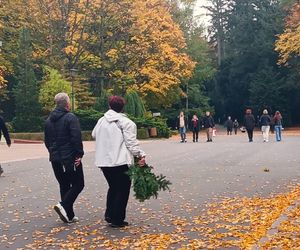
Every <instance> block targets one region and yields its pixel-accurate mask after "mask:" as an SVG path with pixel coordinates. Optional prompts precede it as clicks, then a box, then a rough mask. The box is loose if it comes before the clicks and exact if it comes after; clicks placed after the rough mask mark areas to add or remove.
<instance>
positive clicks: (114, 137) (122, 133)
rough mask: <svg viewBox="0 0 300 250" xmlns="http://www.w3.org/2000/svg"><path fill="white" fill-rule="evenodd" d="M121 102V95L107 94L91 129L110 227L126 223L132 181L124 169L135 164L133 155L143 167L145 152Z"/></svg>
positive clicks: (123, 225) (133, 124)
mask: <svg viewBox="0 0 300 250" xmlns="http://www.w3.org/2000/svg"><path fill="white" fill-rule="evenodd" d="M124 105H125V100H124V99H123V98H122V97H119V96H112V97H110V98H109V107H110V109H109V110H108V111H107V112H106V113H105V114H104V116H103V117H101V118H100V119H99V120H98V122H97V124H96V126H95V128H94V129H93V132H92V136H93V138H95V139H96V152H95V164H96V166H97V167H100V168H101V170H102V172H103V174H104V176H105V178H106V180H107V183H108V186H109V189H108V193H107V200H106V211H105V220H106V221H107V222H108V223H109V225H110V226H111V227H125V226H127V225H128V222H126V221H125V217H126V207H127V202H128V198H129V192H130V186H131V181H130V178H129V176H128V175H127V174H126V172H127V171H128V167H129V166H130V165H132V164H134V157H135V158H137V159H138V164H139V165H140V166H141V167H142V166H144V165H145V156H146V154H145V152H144V151H143V150H142V149H141V148H140V147H139V143H138V140H137V138H136V136H137V129H136V124H135V123H134V122H133V121H131V120H130V119H129V118H128V117H127V116H126V115H125V114H123V113H122V112H123V110H124Z"/></svg>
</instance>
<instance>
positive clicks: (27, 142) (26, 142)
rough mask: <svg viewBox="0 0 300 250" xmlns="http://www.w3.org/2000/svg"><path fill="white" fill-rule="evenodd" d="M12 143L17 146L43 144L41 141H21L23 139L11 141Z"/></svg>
mask: <svg viewBox="0 0 300 250" xmlns="http://www.w3.org/2000/svg"><path fill="white" fill-rule="evenodd" d="M13 142H14V143H19V144H43V143H44V142H43V141H34V140H23V139H13Z"/></svg>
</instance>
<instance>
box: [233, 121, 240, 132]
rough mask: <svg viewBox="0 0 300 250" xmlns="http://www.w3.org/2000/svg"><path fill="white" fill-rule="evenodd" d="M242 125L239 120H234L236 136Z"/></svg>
mask: <svg viewBox="0 0 300 250" xmlns="http://www.w3.org/2000/svg"><path fill="white" fill-rule="evenodd" d="M239 126H240V124H239V122H238V120H237V119H234V122H233V129H234V134H235V135H236V134H237V130H238V128H239Z"/></svg>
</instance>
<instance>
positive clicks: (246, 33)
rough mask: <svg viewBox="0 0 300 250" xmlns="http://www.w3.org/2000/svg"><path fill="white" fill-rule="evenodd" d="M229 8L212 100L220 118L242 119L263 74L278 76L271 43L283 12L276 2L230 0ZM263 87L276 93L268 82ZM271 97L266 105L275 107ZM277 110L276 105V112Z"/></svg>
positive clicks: (275, 56)
mask: <svg viewBox="0 0 300 250" xmlns="http://www.w3.org/2000/svg"><path fill="white" fill-rule="evenodd" d="M228 8H230V9H229V10H228V11H227V15H228V16H227V20H228V23H227V26H226V54H225V58H224V60H223V61H222V63H221V65H220V67H219V70H218V74H217V75H216V78H215V93H213V94H212V98H214V104H215V107H216V112H217V114H218V116H219V117H223V116H227V115H232V116H233V117H241V116H242V114H243V112H244V109H245V107H247V106H249V105H254V104H255V103H254V100H257V99H256V97H257V96H259V95H260V94H262V93H260V91H261V88H260V87H258V86H261V84H262V82H261V81H260V80H258V79H260V76H261V75H262V74H263V73H262V72H280V69H279V68H278V65H277V59H278V55H277V53H276V52H275V51H274V42H275V40H276V35H277V34H278V33H280V31H282V29H283V24H282V18H283V16H284V11H283V10H282V8H281V7H280V3H279V1H272V0H244V1H238V0H231V2H230V3H229V4H228ZM283 77H284V76H283V75H278V76H276V77H274V79H273V80H274V81H275V80H276V82H277V81H278V80H279V79H280V78H283ZM255 84H258V86H257V88H256V86H255ZM265 84H267V85H268V86H266V87H267V88H269V89H270V90H273V91H274V93H275V92H277V87H276V86H277V85H276V84H275V85H274V82H273V81H268V80H267V81H265V82H264V85H265ZM274 87H276V88H275V89H274ZM250 90H251V91H250ZM273 97H274V96H273V95H269V96H268V98H267V102H269V103H270V104H268V105H271V103H275V100H271V99H272V98H273ZM259 103H261V102H259ZM259 103H257V104H255V106H256V107H257V106H258V105H259ZM280 107H282V106H280V105H279V103H278V106H277V108H280ZM282 108H283V107H282Z"/></svg>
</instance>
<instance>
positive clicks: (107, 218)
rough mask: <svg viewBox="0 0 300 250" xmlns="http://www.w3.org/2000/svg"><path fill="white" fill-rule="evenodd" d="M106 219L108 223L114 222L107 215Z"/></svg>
mask: <svg viewBox="0 0 300 250" xmlns="http://www.w3.org/2000/svg"><path fill="white" fill-rule="evenodd" d="M104 219H105V221H106V222H107V223H112V220H111V218H110V217H107V216H105V218H104Z"/></svg>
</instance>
